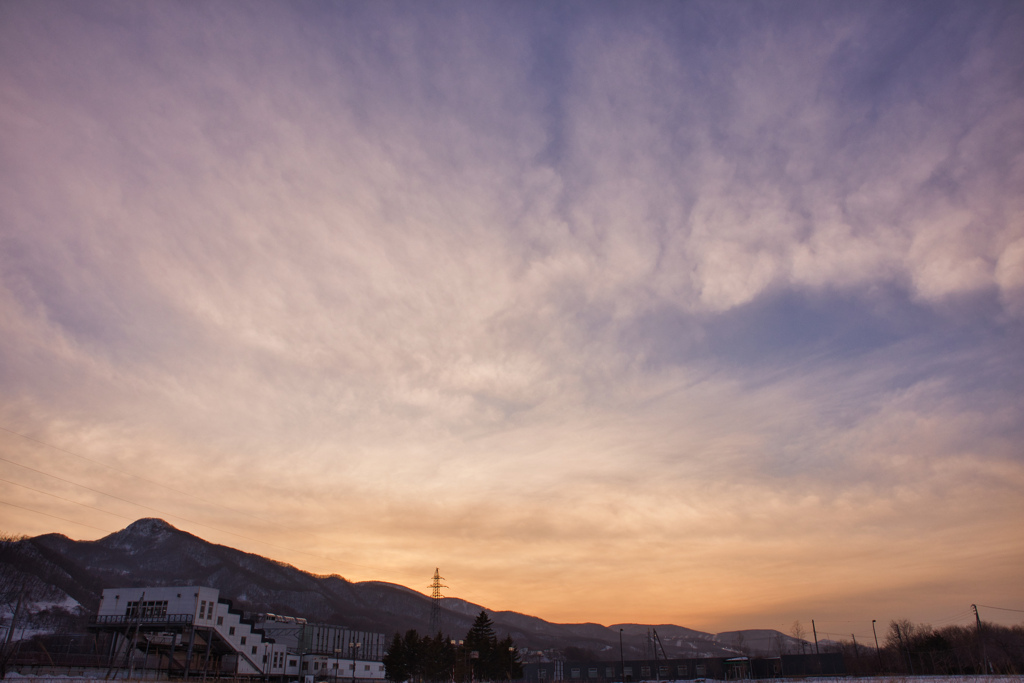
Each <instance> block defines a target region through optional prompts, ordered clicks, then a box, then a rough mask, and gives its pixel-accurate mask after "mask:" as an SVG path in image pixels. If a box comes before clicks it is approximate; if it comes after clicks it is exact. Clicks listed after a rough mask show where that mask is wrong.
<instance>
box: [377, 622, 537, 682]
mask: <svg viewBox="0 0 1024 683" xmlns="http://www.w3.org/2000/svg"><path fill="white" fill-rule="evenodd" d="M384 671H385V675H386V677H387V679H388V680H389V681H393V683H401V682H402V681H412V682H413V683H427V682H430V683H437V682H441V681H445V682H448V681H451V682H453V683H464V682H472V681H509V680H514V679H518V678H520V677H521V676H522V674H523V665H522V662H521V661H520V659H519V650H518V648H517V647H516V644H515V642H514V641H513V640H512V636H506V637H505V638H504V639H503V640H498V637H497V635H495V633H494V624H493V622H492V621H491V620H490V618H489V617H488V616H487V612H480V614H479V615H478V616H477V618H476V620H475V621H474V622H473V625H472V626H471V627H470V629H469V631H468V632H467V633H466V637H465V638H464V639H462V640H459V641H456V640H453V639H452V638H451V637H449V636H444V635H442V634H441V632H438V633H437V635H436V636H433V637H431V636H423V637H421V636H420V635H419V634H418V633H417V632H416V631H415V629H413V630H410V631H406V632H405V635H404V636H403V635H401V634H398V633H396V634H395V636H394V638H392V640H391V645H390V646H389V647H388V651H387V654H385V655H384Z"/></svg>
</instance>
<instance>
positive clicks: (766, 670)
mask: <svg viewBox="0 0 1024 683" xmlns="http://www.w3.org/2000/svg"><path fill="white" fill-rule="evenodd" d="M624 666H625V669H623V663H622V662H618V661H610V662H609V661H569V662H540V663H534V664H524V665H523V680H524V681H527V683H554V682H555V681H567V682H568V683H630V682H638V681H689V680H696V679H701V678H710V679H715V680H723V681H725V680H738V679H746V678H782V677H790V676H835V675H844V674H845V673H846V667H845V666H844V665H843V656H842V655H841V654H840V653H838V652H828V653H822V654H817V655H816V654H804V655H782V656H781V657H764V658H761V657H754V658H750V657H703V658H699V659H662V660H658V661H654V660H627V661H626V662H625V663H624Z"/></svg>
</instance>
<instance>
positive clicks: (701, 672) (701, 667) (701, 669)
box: [697, 664, 704, 676]
mask: <svg viewBox="0 0 1024 683" xmlns="http://www.w3.org/2000/svg"><path fill="white" fill-rule="evenodd" d="M697 675H698V676H703V675H704V665H703V664H698V665H697Z"/></svg>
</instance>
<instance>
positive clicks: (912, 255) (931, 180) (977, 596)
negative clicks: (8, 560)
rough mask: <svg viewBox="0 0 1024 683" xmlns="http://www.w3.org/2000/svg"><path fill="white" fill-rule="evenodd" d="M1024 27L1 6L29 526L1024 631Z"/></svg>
mask: <svg viewBox="0 0 1024 683" xmlns="http://www.w3.org/2000/svg"><path fill="white" fill-rule="evenodd" d="M1022 33H1024V4H1022V3H1020V2H997V1H995V0H981V1H979V2H940V1H935V0H928V1H927V2H914V1H908V2H901V3H892V2H871V1H866V2H865V1H861V0H857V1H856V2H841V1H836V2H817V1H814V2H800V1H798V0H794V1H792V2H767V3H760V2H731V1H729V0H724V1H715V2H686V1H679V2H664V3H663V2H656V1H650V2H600V1H597V2H571V1H557V0H556V1H555V2H531V1H529V0H524V1H523V2H515V3H508V2H442V1H431V2H411V1H410V2H384V1H380V2H368V1H367V2H362V1H358V0H353V1H352V2H307V1H302V0H299V1H296V2H207V3H202V2H174V1H171V0H166V1H161V2H152V1H150V2H147V1H142V2H138V1H131V2H113V1H106V0H87V1H86V2H66V3H64V2H52V1H50V0H38V1H34V2H15V1H11V0H7V1H5V2H0V335H2V339H3V341H2V344H0V502H2V505H0V529H2V530H3V531H4V532H5V533H11V534H28V535H37V534H42V533H49V532H60V533H63V534H66V535H68V536H70V537H72V538H76V539H95V538H100V537H102V536H104V535H106V534H107V533H110V532H113V531H116V530H118V529H121V528H123V527H124V526H126V525H127V524H129V523H130V522H131V521H133V520H135V519H138V518H142V517H160V518H163V519H165V520H167V521H168V522H170V523H171V524H174V525H175V526H177V527H178V528H180V529H184V530H186V531H189V532H191V533H194V534H196V535H198V536H201V537H203V538H206V539H208V540H210V541H214V542H217V543H223V544H226V545H230V546H233V547H237V548H240V549H243V550H246V551H249V552H255V553H259V554H261V555H266V556H269V557H273V558H275V559H278V560H281V561H285V562H288V563H291V564H294V565H295V566H297V567H300V568H302V569H305V570H308V571H312V572H316V573H320V574H331V573H337V574H340V575H342V576H344V577H346V578H348V579H350V580H355V581H362V580H382V581H390V582H394V583H399V584H402V585H405V586H408V587H411V588H414V589H417V590H420V591H423V592H429V586H430V578H431V575H432V574H433V572H434V569H435V567H436V568H439V569H440V573H441V575H442V576H443V577H445V584H446V585H447V586H448V588H447V589H446V590H445V591H444V593H445V594H446V595H448V596H453V597H461V598H464V599H467V600H471V601H473V602H476V603H478V604H481V605H483V606H485V607H487V608H488V609H492V610H515V611H519V612H524V613H528V614H532V615H535V616H539V617H542V618H544V619H547V620H549V621H558V622H583V621H591V622H598V623H603V624H613V623H622V622H634V623H653V624H662V623H674V624H678V625H682V626H687V627H690V628H696V629H701V630H706V631H713V632H718V631H725V630H731V629H740V628H777V629H779V630H783V631H787V630H788V629H789V627H790V624H791V623H792V622H793V620H795V619H800V620H801V621H802V622H803V623H804V624H805V625H806V624H808V623H809V622H810V620H811V619H815V622H816V624H817V628H818V630H819V635H821V633H823V632H824V633H838V634H842V635H843V636H844V637H845V635H846V634H849V633H850V632H855V633H857V634H858V636H863V637H868V636H869V635H870V621H871V620H872V619H877V620H878V621H879V622H880V623H887V622H888V620H889V619H895V618H908V619H910V620H912V621H915V622H927V623H931V624H933V625H936V626H942V625H947V624H950V623H960V624H970V623H972V622H973V613H972V612H971V610H970V606H971V604H978V605H983V606H984V607H981V608H980V609H981V614H982V617H983V618H985V619H987V620H991V621H997V622H1000V623H1021V622H1022V621H1024V619H1022V617H1024V613H1021V612H1010V611H1006V610H1024V581H1021V576H1022V575H1024V522H1022V520H1024V445H1022V444H1024V389H1022V387H1024V125H1022V123H1024V42H1022V41H1021V40H1020V36H1021V35H1022ZM994 608H1000V609H998V610H997V609H994Z"/></svg>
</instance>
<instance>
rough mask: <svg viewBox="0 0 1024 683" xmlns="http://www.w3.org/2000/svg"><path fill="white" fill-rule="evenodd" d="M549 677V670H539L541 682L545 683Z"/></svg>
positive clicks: (538, 674) (538, 676) (538, 675)
mask: <svg viewBox="0 0 1024 683" xmlns="http://www.w3.org/2000/svg"><path fill="white" fill-rule="evenodd" d="M547 677H548V670H547V669H539V670H538V671H537V678H539V679H540V680H542V681H543V680H544V679H546V678H547Z"/></svg>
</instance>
